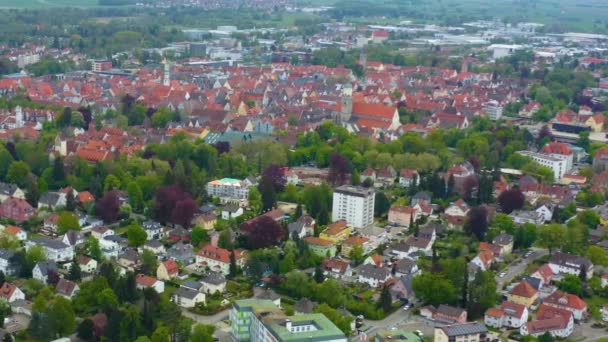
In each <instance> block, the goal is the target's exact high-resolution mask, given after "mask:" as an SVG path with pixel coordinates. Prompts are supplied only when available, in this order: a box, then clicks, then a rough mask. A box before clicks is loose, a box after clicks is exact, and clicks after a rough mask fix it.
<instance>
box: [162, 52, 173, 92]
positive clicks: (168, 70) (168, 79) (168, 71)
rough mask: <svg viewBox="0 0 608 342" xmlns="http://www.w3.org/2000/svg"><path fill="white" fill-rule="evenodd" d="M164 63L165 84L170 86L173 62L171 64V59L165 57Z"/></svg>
mask: <svg viewBox="0 0 608 342" xmlns="http://www.w3.org/2000/svg"><path fill="white" fill-rule="evenodd" d="M163 65H164V67H165V72H164V74H163V85H165V86H169V85H171V64H169V61H167V59H166V58H165V59H164V60H163Z"/></svg>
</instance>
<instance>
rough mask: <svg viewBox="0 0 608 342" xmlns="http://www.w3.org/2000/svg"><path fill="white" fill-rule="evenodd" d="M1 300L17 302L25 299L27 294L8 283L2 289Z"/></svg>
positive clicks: (0, 290)
mask: <svg viewBox="0 0 608 342" xmlns="http://www.w3.org/2000/svg"><path fill="white" fill-rule="evenodd" d="M0 298H2V299H4V300H6V301H7V302H9V303H12V302H14V301H16V300H20V299H21V300H23V299H25V294H24V293H23V291H21V290H20V289H19V288H18V287H17V286H15V285H14V284H12V283H9V282H8V281H6V282H4V284H3V285H2V287H0Z"/></svg>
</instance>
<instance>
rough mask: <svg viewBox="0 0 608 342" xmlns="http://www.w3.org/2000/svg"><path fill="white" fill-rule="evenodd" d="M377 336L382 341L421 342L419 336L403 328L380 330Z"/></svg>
mask: <svg viewBox="0 0 608 342" xmlns="http://www.w3.org/2000/svg"><path fill="white" fill-rule="evenodd" d="M377 335H378V337H380V338H381V339H382V340H383V341H396V342H405V341H407V342H422V339H421V338H420V336H418V335H416V334H414V333H413V332H410V331H405V330H390V331H388V330H381V331H379V332H378V334H377Z"/></svg>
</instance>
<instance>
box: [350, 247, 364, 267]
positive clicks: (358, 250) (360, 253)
mask: <svg viewBox="0 0 608 342" xmlns="http://www.w3.org/2000/svg"><path fill="white" fill-rule="evenodd" d="M349 257H350V259H351V260H352V261H353V262H354V263H355V265H360V264H361V263H362V262H363V261H364V260H365V250H364V249H363V247H361V246H354V247H353V248H352V249H351V250H350V254H349Z"/></svg>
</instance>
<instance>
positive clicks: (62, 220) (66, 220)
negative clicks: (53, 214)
mask: <svg viewBox="0 0 608 342" xmlns="http://www.w3.org/2000/svg"><path fill="white" fill-rule="evenodd" d="M68 230H80V223H78V217H77V216H76V215H75V214H74V213H72V212H69V211H62V212H61V213H59V220H57V231H58V232H59V234H65V233H66V232H67V231H68Z"/></svg>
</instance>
